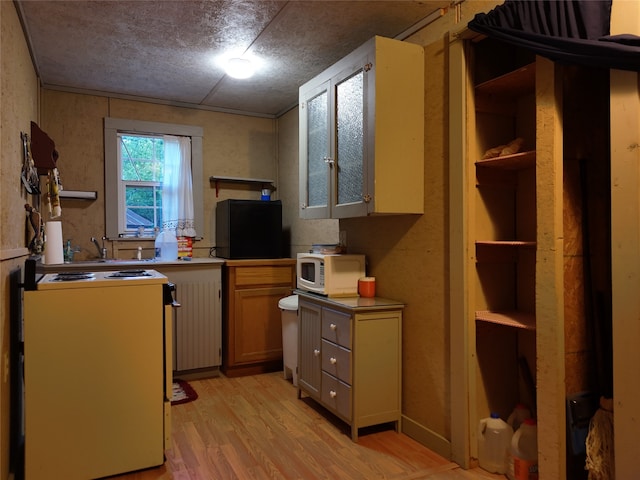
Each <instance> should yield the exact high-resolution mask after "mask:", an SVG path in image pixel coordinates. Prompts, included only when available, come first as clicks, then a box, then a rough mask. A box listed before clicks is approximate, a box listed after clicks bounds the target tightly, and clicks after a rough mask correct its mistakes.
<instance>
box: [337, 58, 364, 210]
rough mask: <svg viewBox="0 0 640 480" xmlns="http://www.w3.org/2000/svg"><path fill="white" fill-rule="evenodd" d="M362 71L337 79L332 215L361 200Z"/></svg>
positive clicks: (362, 175)
mask: <svg viewBox="0 0 640 480" xmlns="http://www.w3.org/2000/svg"><path fill="white" fill-rule="evenodd" d="M364 122H365V118H364V72H363V70H362V69H360V70H358V71H357V72H356V73H354V74H352V75H350V76H348V77H347V78H344V79H342V80H340V79H338V80H337V82H336V137H337V138H336V161H335V164H334V170H335V186H336V197H337V198H336V201H335V203H334V216H337V217H340V216H341V215H340V213H339V212H340V206H347V205H353V204H355V203H361V202H362V201H363V192H364V158H365V152H364V132H365V123H364Z"/></svg>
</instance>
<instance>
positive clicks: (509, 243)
mask: <svg viewBox="0 0 640 480" xmlns="http://www.w3.org/2000/svg"><path fill="white" fill-rule="evenodd" d="M476 245H486V246H490V247H529V248H532V247H535V246H536V242H527V241H523V240H476Z"/></svg>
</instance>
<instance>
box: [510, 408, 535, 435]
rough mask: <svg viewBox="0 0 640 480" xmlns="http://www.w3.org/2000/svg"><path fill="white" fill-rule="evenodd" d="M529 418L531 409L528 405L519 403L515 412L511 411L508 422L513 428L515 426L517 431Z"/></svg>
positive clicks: (514, 428) (514, 429)
mask: <svg viewBox="0 0 640 480" xmlns="http://www.w3.org/2000/svg"><path fill="white" fill-rule="evenodd" d="M527 418H531V411H530V410H529V409H528V408H527V406H526V405H524V404H522V403H518V404H517V405H516V406H515V408H514V409H513V412H511V415H509V418H507V423H508V424H509V425H511V428H513V431H514V432H515V431H516V430H518V428H520V425H522V422H524V421H525V420H526V419H527Z"/></svg>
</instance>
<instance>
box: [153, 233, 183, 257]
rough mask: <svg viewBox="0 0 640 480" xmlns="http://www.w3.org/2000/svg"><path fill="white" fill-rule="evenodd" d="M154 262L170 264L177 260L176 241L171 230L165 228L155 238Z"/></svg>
mask: <svg viewBox="0 0 640 480" xmlns="http://www.w3.org/2000/svg"><path fill="white" fill-rule="evenodd" d="M155 248H156V260H162V261H164V262H170V261H173V260H177V259H178V239H177V238H176V236H175V234H174V233H173V231H172V230H170V229H168V228H165V229H164V230H163V231H162V232H160V233H159V234H158V236H157V237H156V243H155Z"/></svg>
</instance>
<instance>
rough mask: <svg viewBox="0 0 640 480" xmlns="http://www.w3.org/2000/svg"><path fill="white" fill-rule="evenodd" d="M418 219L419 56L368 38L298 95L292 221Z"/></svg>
mask: <svg viewBox="0 0 640 480" xmlns="http://www.w3.org/2000/svg"><path fill="white" fill-rule="evenodd" d="M407 213H416V214H420V213H424V51H423V49H422V47H421V46H419V45H415V44H411V43H407V42H401V41H398V40H392V39H389V38H384V37H374V38H372V39H371V40H369V41H368V42H366V43H365V44H364V45H362V46H361V47H359V48H358V49H357V50H355V51H354V52H352V53H351V54H349V55H348V56H346V57H345V58H343V59H342V60H340V61H339V62H337V63H336V64H335V65H333V66H332V67H330V68H328V69H327V70H325V71H324V72H322V73H321V74H319V75H318V76H316V77H315V78H313V79H312V80H310V81H309V82H307V83H306V84H304V85H303V86H302V87H300V217H301V218H348V217H358V216H366V215H372V214H407Z"/></svg>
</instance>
